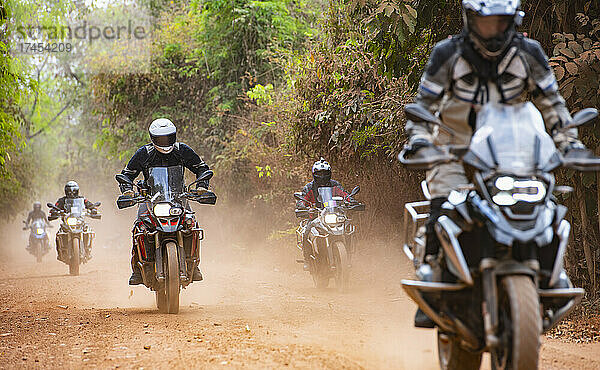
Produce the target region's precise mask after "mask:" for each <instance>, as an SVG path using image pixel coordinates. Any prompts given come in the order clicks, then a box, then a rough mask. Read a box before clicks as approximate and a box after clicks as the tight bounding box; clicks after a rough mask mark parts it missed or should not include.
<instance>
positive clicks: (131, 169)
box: [119, 118, 209, 285]
mask: <svg viewBox="0 0 600 370" xmlns="http://www.w3.org/2000/svg"><path fill="white" fill-rule="evenodd" d="M148 132H149V134H150V139H151V143H149V144H146V145H144V146H142V147H140V148H139V149H138V150H137V151H136V152H135V154H134V155H133V157H131V159H130V160H129V163H127V166H126V167H125V168H124V169H123V171H121V173H122V174H123V175H125V176H127V177H128V178H129V179H131V181H134V180H135V179H136V177H138V175H139V174H140V173H143V174H144V180H147V179H148V171H149V169H150V168H151V167H157V166H177V165H183V166H184V167H186V168H187V169H189V170H190V171H192V172H193V173H194V174H195V175H196V178H198V177H200V176H201V175H202V174H203V173H204V172H205V171H207V170H209V168H208V166H207V165H206V163H204V161H203V160H202V159H201V158H200V156H198V154H196V152H194V150H193V149H192V148H190V147H189V146H187V145H186V144H184V143H180V142H177V141H176V136H177V128H176V127H175V125H174V124H173V122H171V121H170V120H169V119H166V118H159V119H156V120H154V121H152V123H151V124H150V127H149V128H148ZM208 185H209V183H208V180H205V181H200V182H198V183H197V185H196V186H197V189H198V190H199V191H200V192H202V191H203V190H204V191H206V190H207V189H208ZM119 187H120V189H121V192H122V193H123V194H124V195H133V188H132V187H131V185H128V184H119ZM188 207H189V205H188ZM147 212H148V209H147V206H146V204H145V203H142V204H140V206H139V208H138V214H137V219H136V221H135V222H136V223H137V222H141V217H142V216H143V215H144V214H146V213H147ZM136 253H137V252H136V249H135V246H134V247H133V249H132V256H131V269H132V274H131V277H130V278H129V285H139V284H143V280H142V273H141V271H140V270H139V268H138V267H137V266H136V261H137V255H136ZM200 280H202V273H201V272H200V269H199V268H198V267H196V269H195V270H194V274H193V281H200Z"/></svg>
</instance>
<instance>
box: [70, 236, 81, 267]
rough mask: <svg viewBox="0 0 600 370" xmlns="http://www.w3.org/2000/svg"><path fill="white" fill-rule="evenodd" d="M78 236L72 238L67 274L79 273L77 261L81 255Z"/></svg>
mask: <svg viewBox="0 0 600 370" xmlns="http://www.w3.org/2000/svg"><path fill="white" fill-rule="evenodd" d="M80 243H81V241H80V240H79V238H73V245H72V249H71V260H70V261H69V274H71V275H73V276H78V275H79V262H80V257H81V254H80V253H81V251H80Z"/></svg>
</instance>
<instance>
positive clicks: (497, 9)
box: [462, 0, 525, 59]
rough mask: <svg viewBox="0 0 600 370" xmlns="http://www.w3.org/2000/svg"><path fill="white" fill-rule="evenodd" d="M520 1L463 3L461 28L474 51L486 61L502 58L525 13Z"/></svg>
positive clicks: (478, 0) (467, 1)
mask: <svg viewBox="0 0 600 370" xmlns="http://www.w3.org/2000/svg"><path fill="white" fill-rule="evenodd" d="M520 6H521V0H463V1H462V12H463V21H464V27H465V29H466V31H467V33H468V35H469V38H470V39H471V41H472V42H473V44H474V46H475V49H476V50H477V51H478V52H479V53H480V54H481V55H482V56H483V57H484V58H487V59H495V58H497V57H499V56H500V55H502V53H503V52H504V51H505V50H506V48H507V47H508V45H510V42H511V41H512V39H513V37H514V36H515V35H516V33H517V31H516V29H515V27H516V26H520V25H521V22H522V21H523V17H524V15H525V13H523V12H522V11H520V10H519V8H520Z"/></svg>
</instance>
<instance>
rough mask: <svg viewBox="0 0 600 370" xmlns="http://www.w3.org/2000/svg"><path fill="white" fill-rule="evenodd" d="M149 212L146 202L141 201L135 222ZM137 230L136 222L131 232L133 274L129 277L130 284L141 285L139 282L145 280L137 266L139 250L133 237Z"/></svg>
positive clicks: (141, 282)
mask: <svg viewBox="0 0 600 370" xmlns="http://www.w3.org/2000/svg"><path fill="white" fill-rule="evenodd" d="M147 212H148V207H147V206H146V204H145V203H141V204H140V206H139V207H138V213H137V218H136V220H135V223H138V222H139V221H140V218H141V217H142V215H143V214H145V213H147ZM134 231H135V224H134V227H133V230H132V232H131V234H132V238H131V241H132V245H133V247H132V249H131V276H130V277H129V285H139V284H143V283H144V280H143V279H142V272H141V271H140V269H139V267H138V266H137V261H138V257H137V251H136V248H135V240H134V238H133V232H134Z"/></svg>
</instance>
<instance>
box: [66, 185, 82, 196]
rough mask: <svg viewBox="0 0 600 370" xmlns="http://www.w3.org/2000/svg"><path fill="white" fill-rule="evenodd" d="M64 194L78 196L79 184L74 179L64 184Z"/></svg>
mask: <svg viewBox="0 0 600 370" xmlns="http://www.w3.org/2000/svg"><path fill="white" fill-rule="evenodd" d="M65 195H66V196H67V198H77V197H78V196H79V185H77V183H76V182H75V181H69V182H67V184H66V185H65Z"/></svg>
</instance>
